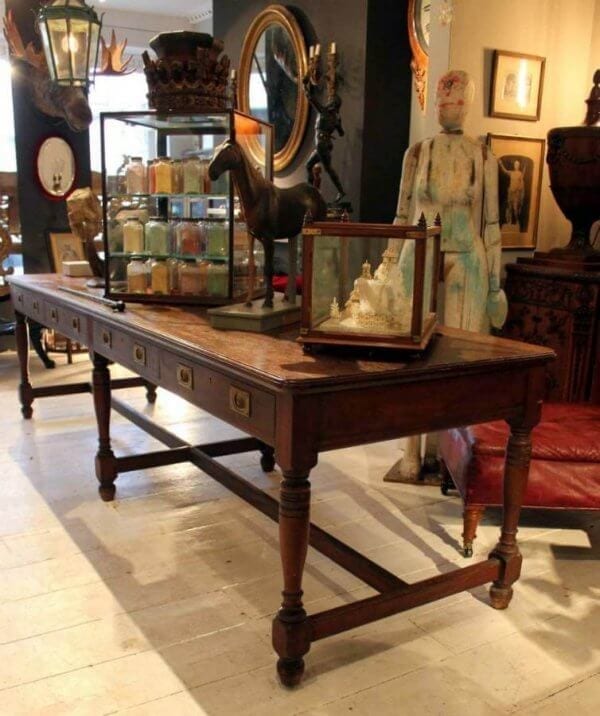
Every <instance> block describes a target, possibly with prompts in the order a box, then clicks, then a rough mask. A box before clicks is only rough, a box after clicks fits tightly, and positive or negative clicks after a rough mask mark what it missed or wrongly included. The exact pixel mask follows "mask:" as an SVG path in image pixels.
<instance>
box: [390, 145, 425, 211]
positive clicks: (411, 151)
mask: <svg viewBox="0 0 600 716" xmlns="http://www.w3.org/2000/svg"><path fill="white" fill-rule="evenodd" d="M420 151H421V145H420V144H414V145H413V146H412V147H409V148H408V149H407V150H406V152H405V154H404V161H403V162H402V177H401V178H400V190H399V192H398V206H397V207H396V216H395V218H394V224H408V221H409V218H408V217H409V213H410V204H411V200H412V196H413V191H414V188H415V176H416V174H417V163H418V161H419V153H420Z"/></svg>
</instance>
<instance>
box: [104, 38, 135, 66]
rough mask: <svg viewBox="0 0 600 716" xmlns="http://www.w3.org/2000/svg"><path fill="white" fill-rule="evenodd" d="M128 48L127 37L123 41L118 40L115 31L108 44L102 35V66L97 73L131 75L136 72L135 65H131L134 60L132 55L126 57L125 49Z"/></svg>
mask: <svg viewBox="0 0 600 716" xmlns="http://www.w3.org/2000/svg"><path fill="white" fill-rule="evenodd" d="M126 48H127V38H125V40H123V42H117V38H116V35H115V31H114V30H113V31H112V32H111V35H110V44H109V45H107V44H106V42H105V41H104V38H103V37H100V52H101V54H100V67H99V68H98V72H97V74H99V75H129V74H131V73H132V72H135V67H130V66H129V65H130V63H131V61H132V60H133V57H131V55H130V56H129V57H128V58H127V59H125V58H124V57H123V55H124V54H125V49H126Z"/></svg>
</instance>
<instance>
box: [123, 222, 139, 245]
mask: <svg viewBox="0 0 600 716" xmlns="http://www.w3.org/2000/svg"><path fill="white" fill-rule="evenodd" d="M143 250H144V225H143V224H142V222H141V221H140V220H139V219H127V221H126V222H125V225H124V226H123V251H124V252H125V253H127V254H138V253H140V252H141V251H143Z"/></svg>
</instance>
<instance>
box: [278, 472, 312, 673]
mask: <svg viewBox="0 0 600 716" xmlns="http://www.w3.org/2000/svg"><path fill="white" fill-rule="evenodd" d="M309 512H310V482H309V481H308V473H299V472H295V471H284V477H283V480H282V481H281V490H280V501H279V548H280V552H281V563H282V567H283V592H282V596H283V599H282V602H281V609H280V610H279V612H278V614H277V616H276V617H275V619H274V620H273V648H274V649H275V651H276V652H277V654H278V656H279V661H278V662H277V672H278V674H279V678H280V679H281V682H282V683H283V684H284V685H285V686H296V685H297V684H299V683H300V681H301V679H302V674H303V672H304V659H303V658H302V657H303V656H304V655H305V654H307V653H308V650H309V649H310V641H311V640H310V624H309V622H308V618H307V616H306V611H305V610H304V607H303V605H302V573H303V571H304V562H305V560H306V552H307V549H308V534H309V529H310V514H309Z"/></svg>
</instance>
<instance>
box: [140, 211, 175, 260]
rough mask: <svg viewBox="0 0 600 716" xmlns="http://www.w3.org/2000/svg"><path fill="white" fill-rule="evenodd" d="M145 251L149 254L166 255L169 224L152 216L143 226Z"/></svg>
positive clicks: (168, 249) (167, 251)
mask: <svg viewBox="0 0 600 716" xmlns="http://www.w3.org/2000/svg"><path fill="white" fill-rule="evenodd" d="M145 237H146V239H145V245H146V251H148V252H149V253H151V254H168V253H169V251H170V246H169V224H168V223H167V222H166V221H165V220H164V219H161V218H160V217H157V216H154V217H152V218H151V219H150V221H149V222H148V223H147V224H146V226H145Z"/></svg>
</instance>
